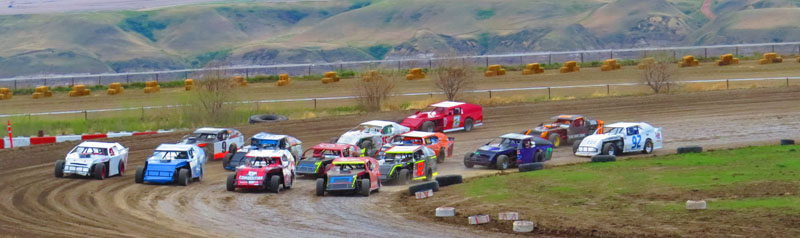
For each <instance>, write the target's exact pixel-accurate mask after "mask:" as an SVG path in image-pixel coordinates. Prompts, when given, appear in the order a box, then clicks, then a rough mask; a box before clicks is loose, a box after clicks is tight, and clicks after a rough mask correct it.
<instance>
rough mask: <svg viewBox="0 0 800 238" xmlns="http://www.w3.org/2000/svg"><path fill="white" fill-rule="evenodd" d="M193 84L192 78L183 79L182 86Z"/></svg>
mask: <svg viewBox="0 0 800 238" xmlns="http://www.w3.org/2000/svg"><path fill="white" fill-rule="evenodd" d="M190 85H191V86H194V79H186V80H183V86H190Z"/></svg>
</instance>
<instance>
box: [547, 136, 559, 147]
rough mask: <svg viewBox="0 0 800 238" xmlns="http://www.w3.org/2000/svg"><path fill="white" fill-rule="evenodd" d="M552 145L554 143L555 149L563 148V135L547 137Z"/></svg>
mask: <svg viewBox="0 0 800 238" xmlns="http://www.w3.org/2000/svg"><path fill="white" fill-rule="evenodd" d="M547 138H548V140H549V141H550V143H553V147H556V148H558V147H561V135H559V134H558V133H553V134H551V135H550V137H547Z"/></svg>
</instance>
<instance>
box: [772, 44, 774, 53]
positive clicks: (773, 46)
mask: <svg viewBox="0 0 800 238" xmlns="http://www.w3.org/2000/svg"><path fill="white" fill-rule="evenodd" d="M772 52H773V53H774V52H775V45H772Z"/></svg>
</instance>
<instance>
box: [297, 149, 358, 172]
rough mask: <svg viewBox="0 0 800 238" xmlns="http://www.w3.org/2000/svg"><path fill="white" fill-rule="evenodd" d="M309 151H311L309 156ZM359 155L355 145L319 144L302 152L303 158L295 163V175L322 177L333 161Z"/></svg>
mask: <svg viewBox="0 0 800 238" xmlns="http://www.w3.org/2000/svg"><path fill="white" fill-rule="evenodd" d="M309 151H311V154H310V155H309V154H308V152H309ZM359 154H361V149H359V148H358V146H355V145H350V144H331V143H320V144H319V145H315V146H314V147H311V149H308V150H306V151H305V152H303V156H302V157H300V161H299V162H297V174H299V175H306V176H317V177H323V176H325V172H327V171H328V166H330V165H331V162H333V160H334V159H336V158H341V157H354V156H358V155H359Z"/></svg>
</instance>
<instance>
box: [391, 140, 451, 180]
mask: <svg viewBox="0 0 800 238" xmlns="http://www.w3.org/2000/svg"><path fill="white" fill-rule="evenodd" d="M378 165H380V171H381V176H380V179H381V182H384V183H392V184H407V183H408V181H410V180H423V179H424V180H426V181H430V180H431V179H433V177H434V176H436V175H437V174H438V172H437V171H436V153H435V152H433V150H431V149H430V148H428V147H425V146H421V145H398V146H386V147H384V149H383V150H382V151H381V153H380V154H379V158H378Z"/></svg>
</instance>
